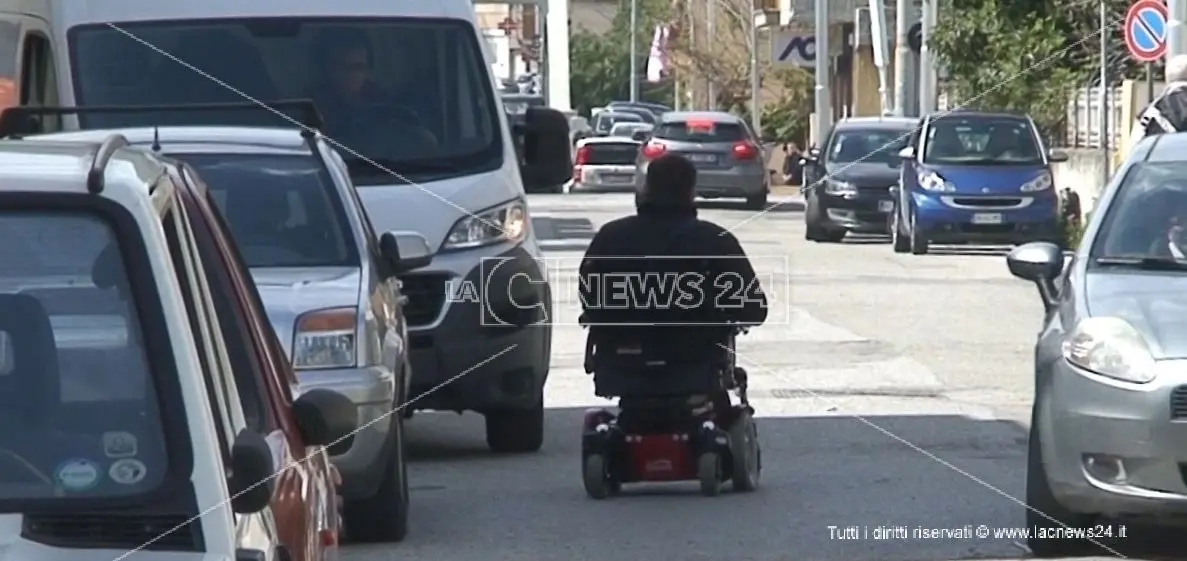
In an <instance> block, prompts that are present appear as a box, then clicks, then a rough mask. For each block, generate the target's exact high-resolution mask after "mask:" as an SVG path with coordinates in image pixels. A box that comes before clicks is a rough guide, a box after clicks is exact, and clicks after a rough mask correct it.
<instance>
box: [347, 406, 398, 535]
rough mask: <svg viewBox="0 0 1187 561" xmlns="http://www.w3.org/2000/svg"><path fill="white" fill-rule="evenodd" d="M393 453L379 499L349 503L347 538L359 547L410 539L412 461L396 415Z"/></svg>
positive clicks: (393, 417) (381, 485) (376, 495)
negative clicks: (407, 453)
mask: <svg viewBox="0 0 1187 561" xmlns="http://www.w3.org/2000/svg"><path fill="white" fill-rule="evenodd" d="M391 417H392V428H391V430H392V433H393V435H392V440H393V446H392V448H393V449H392V453H391V457H390V459H389V460H388V462H387V467H386V468H384V472H383V479H381V480H380V483H379V489H378V490H377V491H376V492H375V495H374V496H372V497H369V498H366V499H359V500H355V501H347V503H346V509H345V512H344V516H343V518H344V519H345V522H346V537H347V538H348V539H350V540H351V541H354V542H359V543H379V542H400V541H404V538H405V537H407V536H408V461H407V456H406V455H405V453H404V418H403V417H402V416H400V415H392V416H391Z"/></svg>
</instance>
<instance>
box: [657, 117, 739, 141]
mask: <svg viewBox="0 0 1187 561" xmlns="http://www.w3.org/2000/svg"><path fill="white" fill-rule="evenodd" d="M654 136H655V138H662V139H664V140H675V141H678V142H737V141H739V140H746V131H745V129H743V128H742V126H741V125H739V124H737V123H713V122H706V123H701V122H694V121H678V122H672V123H663V124H661V125H660V126H659V127H658V128H656V129H655V135H654Z"/></svg>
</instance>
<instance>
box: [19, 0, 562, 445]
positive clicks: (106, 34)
mask: <svg viewBox="0 0 1187 561" xmlns="http://www.w3.org/2000/svg"><path fill="white" fill-rule="evenodd" d="M425 6H426V4H425V3H424V0H390V1H384V2H375V1H374V0H335V1H333V2H299V3H256V4H246V3H242V2H240V3H228V2H222V1H219V2H203V3H193V2H181V1H179V0H174V1H160V0H153V1H149V0H126V1H124V2H122V3H118V4H116V3H110V2H109V3H101V4H93V3H92V4H85V5H84V4H78V3H76V2H71V1H70V0H47V1H44V2H41V3H39V4H38V5H36V6H32V7H30V8H28V9H29V10H33V11H34V13H36V14H37V16H38V17H40V18H42V19H43V20H44V22H46V24H47V25H48V27H49V29H47V30H46V32H45V33H44V35H45V36H46V37H49V38H52V41H51V42H46V43H36V45H38V47H40V46H42V45H45V46H46V47H52V48H53V49H54V50H55V51H56V52H55V53H54V54H56V55H57V56H56V57H54V60H55V61H56V68H57V72H56V74H55V77H56V78H57V79H56V80H50V81H47V82H46V84H45V87H46V89H45V91H44V92H43V93H44V95H45V96H47V97H46V99H56V100H60V103H62V104H67V105H84V106H95V105H112V104H124V105H126V104H166V103H178V102H185V103H197V102H200V103H215V102H243V101H251V100H253V99H260V100H268V99H277V98H279V97H281V95H280V93H279V92H288V93H289V95H292V94H291V92H305V91H309V85H310V83H311V82H310V81H311V80H314V81H316V83H319V84H328V83H329V82H330V78H331V77H330V76H328V75H326V72H327V71H329V70H331V69H332V68H340V67H341V66H340V65H327V64H324V62H325V61H324V60H323V55H327V54H329V53H330V50H327V49H322V48H319V47H317V46H318V45H321V44H322V42H323V41H327V40H328V41H331V42H335V43H336V40H335V39H334V38H335V37H337V36H339V34H341V33H345V34H348V35H353V36H359V37H366V38H367V40H368V43H369V44H371V45H372V46H373V47H374V48H371V49H367V50H368V51H369V52H368V53H365V55H367V56H366V57H365V58H366V61H365V62H368V63H370V74H371V76H372V78H373V79H374V81H376V82H378V83H385V84H391V83H404V81H405V78H407V77H408V76H409V75H410V74H409V72H410V71H412V68H413V67H415V68H416V69H417V70H415V71H412V74H415V80H414V82H415V84H414V86H415V87H408V88H397V89H395V90H393V91H392V92H390V93H391V94H392V96H389V97H388V99H386V101H387V102H388V103H387V104H385V108H386V109H389V110H390V111H391V112H390V113H387V114H385V117H391V118H390V119H389V118H376V119H363V120H358V119H350V118H348V117H347V118H342V119H339V120H337V121H335V120H334V119H333V118H332V117H331V111H330V109H333V107H332V106H327V107H326V108H321V109H322V110H323V112H324V114H325V115H326V117H327V119H326V123H327V127H326V133H327V135H328V136H329V137H330V138H333V139H334V140H335V141H337V142H340V143H341V144H336V145H335V147H336V148H338V149H339V150H340V151H341V154H342V157H343V159H344V160H345V161H346V164H347V168H348V171H349V172H350V178H351V181H352V182H353V183H354V184H355V186H356V187H358V192H359V196H360V198H361V199H362V200H363V203H364V204H365V205H366V209H367V214H368V217H369V218H370V220H371V222H372V223H373V224H374V225H375V227H376V228H377V229H378V230H379V231H381V232H382V231H388V230H396V229H403V228H409V229H411V230H415V231H417V232H419V233H420V234H421V235H423V236H425V238H426V239H427V240H428V241H429V244H430V247H432V249H433V251H434V254H433V255H434V257H433V263H432V264H431V265H430V266H428V267H425V268H424V269H421V270H417V271H413V272H412V273H409V274H407V275H404V277H403V278H401V281H402V282H403V283H404V291H405V294H407V295H408V296H409V297H410V300H409V305H408V306H407V307H406V308H405V310H404V313H405V315H406V317H407V318H408V323H409V327H408V330H409V338H410V340H411V343H410V345H409V352H410V353H411V358H412V365H413V377H412V388H413V389H412V394H413V397H414V398H419V399H414V400H413V401H411V407H412V408H415V409H437V410H447V411H476V412H480V413H482V414H483V415H484V416H485V418H486V421H487V422H486V429H487V430H486V437H487V443H488V445H489V446H490V448H491V449H492V450H493V451H499V452H522V453H528V452H534V451H536V450H539V448H540V446H541V445H542V444H543V441H544V401H543V397H544V385H545V383H546V382H547V380H548V374H549V372H550V368H551V352H552V326H551V325H550V324H548V323H547V322H546V321H545V320H544V318H547V317H552V316H551V306H552V297H551V287H550V285H549V283H548V279H547V276H546V273H545V270H544V267H543V266H542V263H543V261H542V259H543V256H542V253H541V249H540V245H539V243H538V240H537V239H536V236H535V233H534V230H533V226H532V222H531V220H529V219H528V201H527V198H526V197H525V195H524V193H525V191H526V190H534V189H553V188H555V187H556V186H560V185H563V184H564V183H565V182H567V181H568V180H569V178H570V176H571V175H572V172H573V162H572V145H571V144H570V143H569V135H568V126H567V119H566V118H565V116H564V115H563V114H561V113H560V112H559V111H556V110H554V109H551V108H542V107H529V108H528V110H527V112H526V114H525V121H526V122H527V124H528V125H527V126H525V127H522V128H517V129H510V128H509V127H508V124H507V119H506V116H505V115H504V114H503V111H501V110H500V103H499V101H498V99H497V98H496V95H497V92H496V89H495V88H494V87H493V85H492V82H493V77H492V75H491V73H490V66H489V65H488V64H487V63H488V60H489V59H488V58H487V56H486V52H487V51H489V49H484V48H483V45H484V44H485V42H484V41H483V39H482V32H481V29H480V28H479V24H478V18H477V16H476V14H475V8H474V3H473V2H472V1H470V0H437V1H435V2H433V3H432V9H431V10H427V11H426V9H425ZM33 19H34V18H31V19H30V21H32V20H33ZM125 33H129V34H132V35H134V36H136V37H138V38H140V39H142V40H143V41H145V42H147V43H150V44H152V45H154V46H157V47H158V50H156V51H154V50H153V49H146V48H136V47H137V46H136V45H129V43H128V41H127V39H128V38H127V36H126V35H125ZM31 37H32V36H31ZM36 37H38V38H40V37H41V35H40V34H39V35H36ZM311 46H313V49H312V50H311ZM27 52H29V53H30V56H34V54H36V56H38V57H43V56H47V55H48V54H49V51H48V50H41V49H40V48H39V50H37V51H27ZM67 53H75V54H78V56H65V54H67ZM411 53H415V56H413V57H412V59H411V60H410V58H409V57H410V56H411ZM343 54H349V55H351V56H352V57H354V56H356V55H359V54H360V52H359V51H358V50H356V51H353V52H351V53H343ZM311 55H313V56H311ZM171 57H175V58H173V59H172V60H171ZM177 59H181V60H184V61H185V62H186V63H187V64H190V65H192V68H200V69H202V71H203V73H205V74H199V73H195V72H192V71H191V68H186V67H185V66H184V65H178V64H177V63H176V60H177ZM38 60H43V59H41V58H39V59H38ZM44 63H45V64H49V59H48V58H45V59H44ZM410 63H414V64H413V66H409V64H410ZM210 76H215V77H218V79H219V80H221V81H222V82H221V84H220V82H218V81H212V80H210ZM29 83H30V85H32V84H33V82H29ZM227 85H231V86H234V88H233V89H232V88H227V87H225V86H227ZM55 87H56V89H55ZM30 91H32V90H30ZM38 92H42V90H41V89H39V90H38ZM41 95H42V93H38V96H39V97H38V98H37V99H39V100H40V99H41V97H40V96H41ZM54 96H56V97H54ZM410 107H414V108H415V110H414V111H412V112H413V113H415V115H412V117H416V119H410V118H409V117H410V115H408V114H407V111H408V108H410ZM382 111H383V110H382V109H381V112H382ZM253 115H255V114H253ZM96 117H97V116H91V117H88V118H85V119H78V120H75V119H64V120H61V122H54V123H49V122H47V123H44V126H45V127H46V132H49V131H52V130H54V129H56V128H68V129H74V128H83V129H96V128H107V129H110V128H123V127H129V126H165V125H179V124H204V125H207V124H225V125H249V126H250V125H253V124H255V123H253V121H258V119H255V118H254V117H252V118H248V117H246V116H245V115H244V113H243V112H238V113H235V114H232V115H201V116H199V117H201V118H200V119H193V118H192V116H191V119H189V122H188V123H187V122H184V120H183V119H181V118H180V117H181V115H170V114H155V115H139V116H137V118H136V119H131V118H129V116H126V115H117V114H112V115H105V116H103V118H102V119H99V118H96ZM195 120H200V121H202V122H200V123H195ZM411 121H419V122H418V123H412V122H411ZM394 122H399V123H401V124H400V125H399V126H398V129H399V134H395V133H393V131H394V130H396V129H395V128H393V127H394V125H393V123H394ZM516 144H519V145H522V146H525V147H526V148H527V149H526V150H524V151H522V152H521V153H518V154H517V152H516V149H515V146H516ZM494 262H499V263H501V266H500V267H499V268H498V271H497V277H496V278H495V279H493V280H492V279H481V278H479V277H480V276H481V275H483V274H485V273H488V272H491V270H490V266H491V264H492V263H494ZM467 279H470V282H471V283H473V284H474V285H476V286H485V287H490V289H491V290H490V293H489V294H488V295H490V294H502V295H503V296H504V297H503V298H499V297H497V296H495V297H492V298H489V299H486V300H485V301H484V302H483V304H486V306H485V307H484V306H483V304H480V303H475V302H473V301H469V302H454V301H451V300H454V299H452V298H450V296H451V294H449V293H447V292H446V291H447V290H450V289H451V287H454V286H457V285H458V284H459V283H462V282H463V281H465V280H467ZM525 279H531V280H532V282H531V283H524V282H523V281H524V280H525ZM486 281H489V282H486ZM499 285H501V286H503V288H504V290H500V289H498V286H499ZM508 285H511V286H514V287H515V288H514V291H515V293H514V295H513V296H508V291H507V290H505V289H506V288H507V287H508ZM521 290H522V291H523V292H524V293H520V292H518V291H521ZM414 292H415V294H414ZM513 298H514V300H513ZM528 302H532V303H538V304H539V307H538V308H537V309H536V310H535V312H536V315H534V316H532V317H528V315H527V314H526V313H520V309H519V308H517V305H519V306H522V305H524V303H528ZM484 310H485V311H490V312H492V314H494V315H496V316H497V317H499V318H514V320H515V321H513V322H504V323H505V324H506V325H502V326H500V327H498V328H494V327H488V326H483V325H480V324H479V323H478V322H476V321H475V318H477V317H479V316H480V314H481V313H482V312H483V311H484ZM492 355H498V359H497V360H494V359H491V357H492ZM447 381H450V383H449V384H448V388H449V391H437V390H438V389H439V388H440V387H441V386H442V384H444V383H445V382H447Z"/></svg>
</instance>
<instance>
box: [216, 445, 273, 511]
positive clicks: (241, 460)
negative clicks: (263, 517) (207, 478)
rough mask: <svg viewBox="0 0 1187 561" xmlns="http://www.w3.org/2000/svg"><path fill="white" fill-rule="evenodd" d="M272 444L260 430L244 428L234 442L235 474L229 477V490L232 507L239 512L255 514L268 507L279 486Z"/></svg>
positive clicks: (232, 453) (233, 461)
mask: <svg viewBox="0 0 1187 561" xmlns="http://www.w3.org/2000/svg"><path fill="white" fill-rule="evenodd" d="M272 458H273V456H272V448H271V447H269V446H268V441H267V440H265V439H264V437H263V436H261V435H260V433H258V432H255V431H253V430H251V429H243V431H242V432H240V433H239V435H238V436H236V437H235V443H234V444H232V445H231V474H230V475H229V476H228V477H227V491H229V492H230V493H231V510H233V511H235V513H237V514H253V513H256V512H260V511H261V510H264V509H265V508H267V507H268V503H270V502H271V501H272V490H273V488H274V487H275V486H276V484H275V477H273V476H274V475H276V468H277V466H276V463H275V461H274V460H273V459H272Z"/></svg>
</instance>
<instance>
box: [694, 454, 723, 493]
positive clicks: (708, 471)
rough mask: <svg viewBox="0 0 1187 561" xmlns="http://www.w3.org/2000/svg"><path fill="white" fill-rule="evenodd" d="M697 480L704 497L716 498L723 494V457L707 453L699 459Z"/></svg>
mask: <svg viewBox="0 0 1187 561" xmlns="http://www.w3.org/2000/svg"><path fill="white" fill-rule="evenodd" d="M697 479H698V480H699V481H700V482H701V494H702V495H705V496H706V497H716V496H717V495H718V494H720V493H721V457H720V456H718V455H717V453H716V452H705V453H704V454H701V456H700V457H699V458H697Z"/></svg>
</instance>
